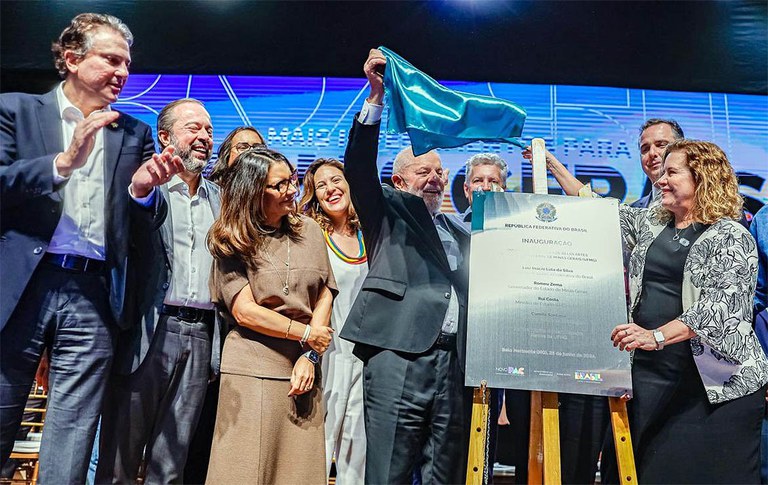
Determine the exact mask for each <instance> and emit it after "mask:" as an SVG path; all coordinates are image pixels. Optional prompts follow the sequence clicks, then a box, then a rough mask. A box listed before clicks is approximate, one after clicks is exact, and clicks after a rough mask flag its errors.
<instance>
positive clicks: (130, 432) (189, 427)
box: [96, 98, 221, 483]
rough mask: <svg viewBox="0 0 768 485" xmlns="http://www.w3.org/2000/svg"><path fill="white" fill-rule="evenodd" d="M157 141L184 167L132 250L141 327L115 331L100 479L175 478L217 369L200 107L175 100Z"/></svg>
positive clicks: (207, 127) (209, 136)
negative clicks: (143, 239) (144, 243)
mask: <svg viewBox="0 0 768 485" xmlns="http://www.w3.org/2000/svg"><path fill="white" fill-rule="evenodd" d="M157 140H158V142H159V143H160V146H161V147H163V148H166V147H168V146H173V147H174V149H175V153H176V154H177V155H179V157H180V158H181V159H182V162H183V164H184V171H183V172H180V173H178V174H177V175H176V176H174V177H173V178H172V179H171V180H170V181H169V182H168V183H167V184H165V185H162V186H161V187H160V190H161V192H162V193H163V195H164V196H165V198H166V200H167V201H168V206H169V207H168V217H167V218H166V220H165V223H164V224H163V225H162V226H161V227H160V228H159V229H158V230H157V231H155V232H154V233H153V234H152V237H150V238H148V240H150V241H151V247H148V248H142V247H135V248H133V249H134V250H135V251H136V252H137V256H138V257H137V259H138V260H139V261H141V263H140V264H139V265H138V270H139V271H141V273H139V274H137V275H136V276H137V277H136V281H141V282H142V283H143V285H142V287H141V288H139V289H138V291H137V294H138V298H137V301H135V302H132V303H133V304H134V305H135V306H136V310H137V311H138V313H139V315H140V316H141V319H142V321H141V325H136V326H134V327H133V328H132V329H131V330H129V331H126V332H124V333H122V334H121V335H119V336H118V342H117V350H116V352H115V361H114V364H113V370H114V375H113V377H112V381H111V382H110V384H109V386H108V389H107V397H106V403H105V405H104V410H103V414H102V427H101V441H100V456H99V464H98V468H97V472H96V482H97V483H136V480H137V478H138V476H139V474H140V472H139V470H144V474H143V475H144V483H181V481H182V478H183V471H184V465H185V463H186V460H187V451H188V449H189V443H190V440H191V438H192V434H193V433H194V431H195V428H196V427H197V421H198V419H199V417H200V411H201V410H202V406H203V400H204V398H205V392H206V387H207V384H208V381H209V379H211V378H214V377H215V376H216V374H217V373H218V367H219V342H220V337H221V327H220V321H219V320H218V318H217V317H216V315H215V312H214V310H213V308H214V307H213V304H211V298H210V294H209V290H208V276H209V273H210V268H211V263H212V257H211V255H210V253H209V252H208V249H207V245H206V237H207V234H208V229H209V228H210V226H211V225H212V224H213V221H214V220H215V218H216V217H218V214H219V206H220V204H219V188H218V187H217V186H216V185H215V184H213V183H212V182H209V181H207V180H205V179H204V178H202V176H201V173H202V170H203V167H205V165H206V163H207V162H208V160H209V159H210V158H211V154H212V151H213V129H212V127H211V117H210V115H209V114H208V112H207V111H206V110H205V107H204V106H203V104H202V103H201V102H199V101H197V100H195V99H190V98H185V99H180V100H177V101H173V102H172V103H170V104H168V105H167V106H166V107H165V108H163V109H162V111H161V112H160V115H159V116H158V118H157Z"/></svg>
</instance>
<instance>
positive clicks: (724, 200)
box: [657, 139, 744, 224]
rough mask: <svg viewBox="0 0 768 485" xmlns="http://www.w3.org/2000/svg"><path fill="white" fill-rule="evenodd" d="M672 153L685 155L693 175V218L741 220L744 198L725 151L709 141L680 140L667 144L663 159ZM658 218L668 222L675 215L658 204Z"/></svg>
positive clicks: (704, 221)
mask: <svg viewBox="0 0 768 485" xmlns="http://www.w3.org/2000/svg"><path fill="white" fill-rule="evenodd" d="M674 152H682V153H684V154H685V163H686V164H687V165H688V168H689V169H690V170H691V174H692V175H693V181H694V184H695V189H694V204H693V208H692V209H691V216H692V217H693V219H694V220H695V221H698V222H701V223H704V224H714V223H715V222H717V221H719V220H720V219H723V218H728V219H733V220H736V221H738V220H740V219H741V217H742V214H743V207H744V199H743V198H742V197H741V194H739V182H738V179H737V178H736V174H735V173H734V171H733V167H732V166H731V163H730V162H729V161H728V157H727V156H726V155H725V152H723V150H722V149H720V147H719V146H717V145H715V144H714V143H710V142H708V141H700V140H689V139H682V140H676V141H674V142H672V143H670V144H669V145H667V147H666V149H665V150H664V155H663V157H662V160H663V161H664V162H666V160H667V157H668V156H669V155H670V154H671V153H674ZM657 217H658V218H659V219H660V220H661V221H664V222H667V221H670V220H672V219H673V217H674V216H673V215H672V213H671V212H670V211H669V210H667V209H664V208H663V207H661V205H659V206H657Z"/></svg>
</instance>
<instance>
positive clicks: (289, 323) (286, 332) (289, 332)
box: [285, 318, 293, 338]
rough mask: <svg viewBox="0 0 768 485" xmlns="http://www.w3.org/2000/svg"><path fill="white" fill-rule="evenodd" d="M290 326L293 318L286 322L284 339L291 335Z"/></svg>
mask: <svg viewBox="0 0 768 485" xmlns="http://www.w3.org/2000/svg"><path fill="white" fill-rule="evenodd" d="M291 325H293V318H291V319H290V320H288V330H286V331H285V338H288V337H290V335H291Z"/></svg>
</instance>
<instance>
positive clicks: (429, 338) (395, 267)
mask: <svg viewBox="0 0 768 485" xmlns="http://www.w3.org/2000/svg"><path fill="white" fill-rule="evenodd" d="M378 135H379V124H376V125H363V124H361V123H359V122H358V121H357V117H355V121H354V125H353V127H352V130H351V131H350V133H349V143H348V145H347V150H346V154H345V155H344V173H345V175H346V178H347V182H348V183H349V188H350V194H351V196H352V201H353V203H354V205H355V209H356V210H357V214H358V217H359V218H360V223H361V226H362V231H363V236H364V238H365V245H366V251H367V253H368V266H369V268H370V270H369V272H368V276H367V277H366V278H365V281H364V282H363V285H362V288H361V291H360V293H359V294H358V296H357V299H356V300H355V302H354V304H353V305H352V309H351V310H350V312H349V316H348V317H347V321H346V322H345V324H344V328H343V329H342V331H341V334H340V336H341V337H342V338H344V339H346V340H349V341H352V342H355V343H356V344H358V345H357V346H356V352H357V353H358V354H360V353H361V351H362V352H365V350H366V347H368V348H381V349H390V350H395V351H401V352H408V353H414V354H418V353H423V352H425V351H427V350H428V349H429V348H430V347H432V345H433V344H434V343H435V341H436V340H437V337H438V335H439V334H440V329H441V327H442V325H443V319H444V317H445V312H446V310H447V308H448V299H449V298H450V295H451V285H453V287H454V288H455V289H456V294H457V295H458V299H459V308H460V318H459V327H458V335H457V337H458V339H457V340H458V351H459V358H460V361H461V363H462V365H463V363H464V348H465V344H466V320H467V285H468V275H469V272H468V267H469V253H468V249H469V233H468V232H467V231H466V230H465V229H464V227H462V224H460V223H459V222H457V218H455V217H447V218H446V220H447V221H448V226H449V228H450V229H451V231H452V233H453V236H454V238H455V239H456V240H457V241H458V243H459V245H460V247H461V251H462V254H463V256H464V257H463V262H462V264H461V266H460V267H459V268H458V269H457V270H456V271H454V272H452V271H451V270H450V266H449V265H448V260H447V258H446V256H445V251H444V250H443V246H442V243H441V242H440V238H439V236H438V234H437V229H436V228H435V225H434V223H433V221H432V216H431V215H430V214H429V212H428V211H427V208H426V205H424V201H423V200H422V199H421V198H420V197H416V196H414V195H411V194H408V193H406V192H403V191H399V190H395V189H393V188H391V187H389V186H382V185H381V182H380V180H379V172H378V169H377V168H376V157H377V154H378Z"/></svg>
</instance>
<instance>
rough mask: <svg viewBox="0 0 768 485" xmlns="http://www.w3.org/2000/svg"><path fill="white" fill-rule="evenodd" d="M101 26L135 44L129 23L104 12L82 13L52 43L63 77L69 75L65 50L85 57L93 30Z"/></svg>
mask: <svg viewBox="0 0 768 485" xmlns="http://www.w3.org/2000/svg"><path fill="white" fill-rule="evenodd" d="M99 27H107V28H109V29H112V30H114V31H115V32H118V33H119V34H120V35H122V36H123V39H125V41H126V42H127V43H128V47H130V46H132V45H133V34H132V33H131V30H130V29H129V28H128V26H127V25H125V24H124V23H123V21H122V20H120V19H119V18H117V17H114V16H112V15H107V14H103V13H81V14H80V15H77V16H75V18H73V19H72V21H71V22H70V23H69V25H68V26H67V27H66V28H65V29H64V30H63V31H61V34H60V35H59V38H58V39H57V40H56V41H55V42H54V43H53V45H51V52H53V63H54V65H55V66H56V70H57V71H58V72H59V76H60V77H61V78H62V79H65V78H66V77H67V73H68V72H69V71H68V70H67V61H66V60H65V59H64V52H66V51H72V52H74V53H75V54H76V55H77V56H78V57H83V56H85V54H87V53H88V51H89V50H90V49H91V45H92V42H93V32H94V31H95V30H96V29H98V28H99Z"/></svg>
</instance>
